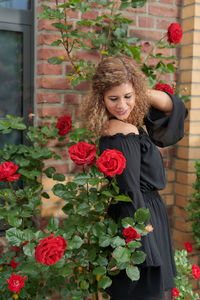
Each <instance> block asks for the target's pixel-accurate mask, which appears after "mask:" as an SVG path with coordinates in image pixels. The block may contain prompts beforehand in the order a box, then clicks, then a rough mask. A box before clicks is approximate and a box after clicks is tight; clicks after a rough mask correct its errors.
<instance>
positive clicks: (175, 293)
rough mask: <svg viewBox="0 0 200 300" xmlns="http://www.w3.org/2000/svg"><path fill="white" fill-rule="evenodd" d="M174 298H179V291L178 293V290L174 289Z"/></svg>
mask: <svg viewBox="0 0 200 300" xmlns="http://www.w3.org/2000/svg"><path fill="white" fill-rule="evenodd" d="M172 296H173V297H177V296H179V291H178V289H177V288H173V289H172Z"/></svg>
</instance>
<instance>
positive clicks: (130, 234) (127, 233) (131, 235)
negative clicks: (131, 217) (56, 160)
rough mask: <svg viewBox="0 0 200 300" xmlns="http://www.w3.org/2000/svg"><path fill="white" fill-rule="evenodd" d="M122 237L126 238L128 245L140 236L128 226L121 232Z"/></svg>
mask: <svg viewBox="0 0 200 300" xmlns="http://www.w3.org/2000/svg"><path fill="white" fill-rule="evenodd" d="M122 234H123V236H124V237H125V238H126V242H127V243H129V242H131V241H133V240H135V239H139V238H140V235H139V234H138V233H137V231H136V230H135V229H134V228H133V227H131V226H129V227H127V228H125V229H124V230H123V232H122Z"/></svg>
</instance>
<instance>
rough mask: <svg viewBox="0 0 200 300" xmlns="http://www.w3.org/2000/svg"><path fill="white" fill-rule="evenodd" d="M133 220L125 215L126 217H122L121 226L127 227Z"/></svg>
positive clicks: (132, 224) (131, 224) (132, 223)
mask: <svg viewBox="0 0 200 300" xmlns="http://www.w3.org/2000/svg"><path fill="white" fill-rule="evenodd" d="M134 224H135V223H134V220H133V219H132V218H129V217H127V218H123V219H122V226H123V227H124V228H126V227H129V226H132V227H133V226H134Z"/></svg>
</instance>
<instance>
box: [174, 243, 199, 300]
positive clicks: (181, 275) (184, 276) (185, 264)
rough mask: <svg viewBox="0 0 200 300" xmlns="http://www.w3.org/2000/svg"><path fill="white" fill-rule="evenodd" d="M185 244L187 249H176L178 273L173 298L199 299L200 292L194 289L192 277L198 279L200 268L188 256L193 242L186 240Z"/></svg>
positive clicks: (182, 299) (183, 299) (177, 299)
mask: <svg viewBox="0 0 200 300" xmlns="http://www.w3.org/2000/svg"><path fill="white" fill-rule="evenodd" d="M184 245H185V248H186V250H185V249H184V250H175V256H174V258H175V263H176V268H177V273H178V274H177V276H176V278H175V285H176V288H174V289H173V297H174V298H173V300H185V299H190V300H199V294H198V293H195V292H194V291H193V290H192V283H191V279H195V280H196V279H198V278H199V277H200V269H199V267H198V266H197V265H193V264H192V262H191V260H189V259H188V257H187V255H188V253H191V252H192V251H191V244H190V243H189V242H185V243H184ZM188 249H189V251H188Z"/></svg>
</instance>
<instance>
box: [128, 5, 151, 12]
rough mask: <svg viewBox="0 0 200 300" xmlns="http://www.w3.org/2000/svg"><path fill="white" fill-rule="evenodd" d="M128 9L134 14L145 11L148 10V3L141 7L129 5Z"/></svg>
mask: <svg viewBox="0 0 200 300" xmlns="http://www.w3.org/2000/svg"><path fill="white" fill-rule="evenodd" d="M127 11H128V12H131V13H134V14H136V13H145V12H146V11H147V5H146V4H145V5H144V6H142V7H140V8H133V7H128V8H127Z"/></svg>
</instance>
